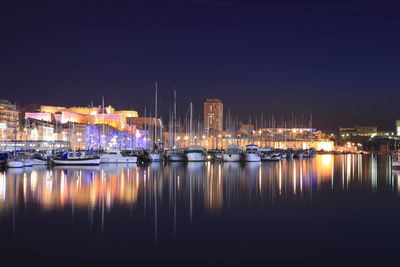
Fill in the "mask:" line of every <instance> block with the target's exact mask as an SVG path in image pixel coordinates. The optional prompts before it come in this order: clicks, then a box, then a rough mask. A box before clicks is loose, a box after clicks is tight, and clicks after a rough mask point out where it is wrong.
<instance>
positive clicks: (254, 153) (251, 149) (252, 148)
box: [243, 145, 261, 162]
mask: <svg viewBox="0 0 400 267" xmlns="http://www.w3.org/2000/svg"><path fill="white" fill-rule="evenodd" d="M258 150H259V149H258V146H257V145H247V146H246V152H245V153H244V158H243V160H244V161H247V162H257V161H261V157H260V154H259V151H258Z"/></svg>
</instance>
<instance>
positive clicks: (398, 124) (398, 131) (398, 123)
mask: <svg viewBox="0 0 400 267" xmlns="http://www.w3.org/2000/svg"><path fill="white" fill-rule="evenodd" d="M396 135H397V136H400V120H396Z"/></svg>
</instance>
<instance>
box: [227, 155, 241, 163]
mask: <svg viewBox="0 0 400 267" xmlns="http://www.w3.org/2000/svg"><path fill="white" fill-rule="evenodd" d="M241 160H242V157H241V155H240V154H224V161H226V162H235V161H241Z"/></svg>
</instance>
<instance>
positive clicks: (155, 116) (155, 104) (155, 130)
mask: <svg viewBox="0 0 400 267" xmlns="http://www.w3.org/2000/svg"><path fill="white" fill-rule="evenodd" d="M155 85H156V93H155V101H154V102H155V103H154V120H155V123H154V145H153V147H154V146H155V145H156V143H157V91H158V84H157V82H155Z"/></svg>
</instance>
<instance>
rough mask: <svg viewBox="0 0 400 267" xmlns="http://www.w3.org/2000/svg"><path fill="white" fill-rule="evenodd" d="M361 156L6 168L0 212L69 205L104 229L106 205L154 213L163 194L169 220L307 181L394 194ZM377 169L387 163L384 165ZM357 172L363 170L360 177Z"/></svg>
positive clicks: (304, 188)
mask: <svg viewBox="0 0 400 267" xmlns="http://www.w3.org/2000/svg"><path fill="white" fill-rule="evenodd" d="M352 157H354V158H353V159H354V160H352ZM355 157H357V158H355ZM368 157H370V156H368V155H367V156H363V155H354V156H351V155H335V156H334V155H318V156H317V157H316V158H314V159H310V160H287V161H282V162H279V163H271V162H262V163H209V162H208V163H178V164H176V165H172V164H171V165H170V164H168V165H165V166H163V165H160V164H157V165H154V164H153V165H149V166H136V165H129V164H127V165H122V166H101V167H62V168H60V167H56V168H49V169H46V168H33V169H26V170H22V169H21V170H7V171H5V172H0V203H1V205H0V216H1V214H4V213H5V212H8V211H11V210H12V208H13V205H14V204H17V205H16V207H17V208H18V207H20V206H21V205H26V206H29V205H31V204H34V205H38V206H39V207H41V209H43V210H59V209H63V208H71V209H72V214H73V215H74V214H75V216H76V214H77V213H76V210H82V209H84V210H85V211H86V210H87V213H88V218H89V221H90V222H91V223H92V222H93V219H96V216H94V215H93V214H99V215H100V216H97V218H101V221H102V228H104V223H105V220H106V214H105V209H106V210H107V211H108V212H110V210H111V209H113V207H115V206H120V205H129V206H130V207H132V208H135V209H138V210H141V211H142V212H143V213H144V215H145V216H146V213H147V214H151V216H152V217H153V215H154V213H153V209H154V208H155V205H158V207H157V208H158V209H162V208H163V207H164V206H163V205H162V203H163V201H164V200H166V201H167V202H168V199H169V201H170V204H167V205H165V207H167V208H169V209H171V212H170V213H168V214H171V216H172V214H174V215H173V216H175V219H176V216H177V215H176V213H177V207H181V206H182V207H184V209H182V212H185V213H186V214H188V216H190V218H192V219H193V218H194V217H193V215H195V214H196V212H197V210H198V209H204V210H208V211H212V212H211V214H216V213H218V212H221V211H222V210H223V209H226V208H229V207H230V206H234V205H242V204H243V203H250V205H253V204H255V203H258V202H260V203H261V204H264V202H266V201H271V200H272V201H275V200H276V199H280V198H281V199H289V196H296V195H298V194H299V193H301V196H302V198H303V197H304V198H308V197H309V198H311V194H312V190H313V186H314V185H318V186H317V187H316V191H321V192H323V191H332V190H333V188H334V185H338V184H340V183H341V184H342V187H340V186H339V187H335V190H340V188H342V190H349V191H350V190H352V189H354V188H360V187H362V188H365V189H368V190H371V189H372V190H373V191H377V190H380V188H384V187H385V186H386V187H390V188H394V189H395V191H396V193H399V194H400V184H399V182H398V179H399V174H398V173H397V172H393V173H392V172H391V170H390V169H388V170H387V171H386V169H385V173H387V175H386V176H382V175H381V172H379V174H380V175H379V177H378V164H377V158H376V156H374V157H370V158H369V160H367V161H363V159H366V158H368ZM303 164H304V166H303ZM364 166H365V171H364V170H363V168H364ZM382 166H384V167H385V168H388V167H387V164H382ZM168 168H173V169H168ZM361 173H364V174H367V175H365V176H360V174H361ZM381 176H382V178H381ZM388 176H390V177H388ZM20 178H21V179H20ZM336 179H337V180H336ZM340 179H342V181H341V182H340ZM379 179H382V180H379ZM388 179H389V180H388ZM344 180H346V181H347V183H346V181H344ZM378 181H382V182H379V183H378ZM345 183H346V185H345ZM396 183H397V184H396ZM291 186H293V188H290V187H291ZM297 186H299V187H297ZM18 195H19V197H18ZM14 199H15V200H14ZM157 203H158V204H157ZM95 211H97V213H96V212H95ZM172 211H173V212H172ZM107 214H109V213H107ZM110 214H111V213H110ZM159 214H161V213H159ZM171 222H172V221H171ZM174 223H175V226H176V221H175V222H174Z"/></svg>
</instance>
